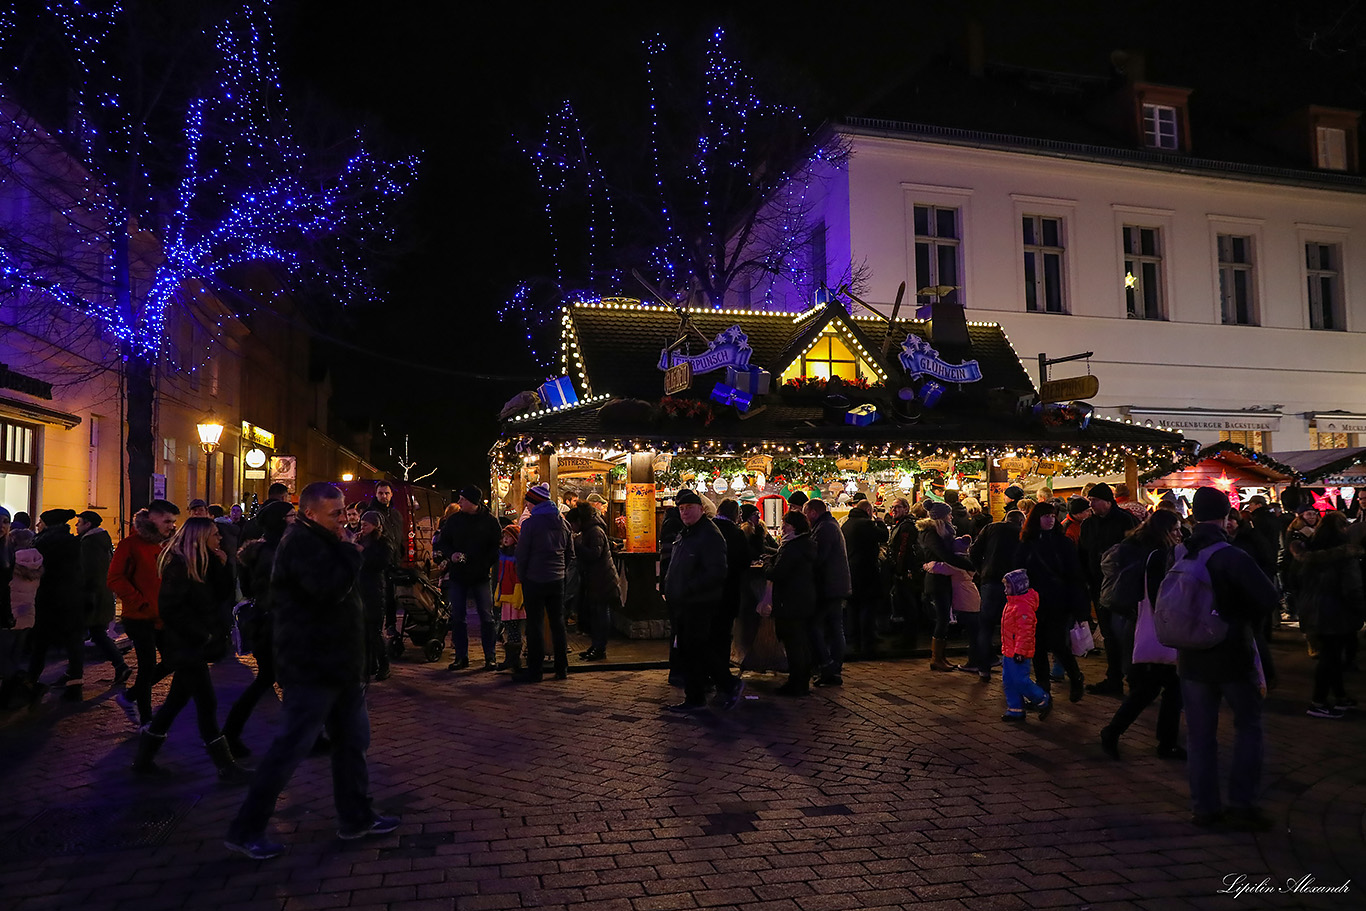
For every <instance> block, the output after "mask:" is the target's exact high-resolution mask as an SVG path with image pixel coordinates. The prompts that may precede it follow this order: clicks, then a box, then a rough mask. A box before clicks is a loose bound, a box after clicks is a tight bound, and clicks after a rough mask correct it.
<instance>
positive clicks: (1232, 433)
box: [1219, 430, 1271, 452]
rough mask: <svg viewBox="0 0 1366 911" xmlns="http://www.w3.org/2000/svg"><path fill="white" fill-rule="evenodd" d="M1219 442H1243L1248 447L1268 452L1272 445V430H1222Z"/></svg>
mask: <svg viewBox="0 0 1366 911" xmlns="http://www.w3.org/2000/svg"><path fill="white" fill-rule="evenodd" d="M1219 442H1221V443H1242V444H1243V445H1244V446H1246V447H1247V448H1248V449H1255V450H1257V451H1258V452H1266V451H1267V450H1268V449H1270V447H1271V432H1270V431H1268V430H1221V431H1219Z"/></svg>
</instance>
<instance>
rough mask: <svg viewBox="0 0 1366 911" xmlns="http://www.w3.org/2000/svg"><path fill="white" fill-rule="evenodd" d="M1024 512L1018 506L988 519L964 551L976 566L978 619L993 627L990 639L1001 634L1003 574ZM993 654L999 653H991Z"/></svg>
mask: <svg viewBox="0 0 1366 911" xmlns="http://www.w3.org/2000/svg"><path fill="white" fill-rule="evenodd" d="M1024 521H1025V515H1024V513H1022V512H1020V511H1019V510H1018V509H1012V510H1011V511H1010V512H1008V513H1006V518H1005V521H1004V522H992V523H991V524H990V525H988V526H987V527H986V528H984V529H982V533H981V534H980V535H978V536H977V540H975V541H973V542H972V547H971V548H970V549H969V550H968V559H969V560H971V561H972V565H973V566H975V567H976V568H977V591H978V592H979V593H980V594H981V596H982V617H981V622H982V623H983V624H984V625H986V626H988V627H989V628H991V629H993V630H994V631H995V632H994V633H993V641H994V640H996V639H999V638H1000V636H1001V614H1002V612H1004V611H1005V608H1006V586H1005V581H1004V580H1005V574H1006V573H1008V572H1010V571H1011V570H1013V569H1015V567H1016V565H1017V564H1016V562H1015V549H1016V548H1017V547H1019V546H1020V529H1021V528H1023V527H1024ZM992 654H993V657H995V655H997V654H999V653H997V652H993V653H992Z"/></svg>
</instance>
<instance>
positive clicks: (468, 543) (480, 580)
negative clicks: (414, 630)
mask: <svg viewBox="0 0 1366 911" xmlns="http://www.w3.org/2000/svg"><path fill="white" fill-rule="evenodd" d="M455 502H456V504H457V506H458V507H459V508H458V511H456V512H454V513H452V514H451V515H450V516H449V517H448V518H447V519H446V520H445V521H443V522H442V523H441V534H440V537H439V538H438V541H437V546H436V550H437V553H438V554H439V555H440V557H441V559H442V560H445V561H447V567H446V600H447V602H448V603H449V604H450V606H451V651H452V652H453V653H454V656H453V657H454V659H455V660H453V661H452V662H451V663H450V670H453V671H459V670H464V669H465V668H467V667H469V666H470V638H469V619H468V617H467V616H466V613H465V612H466V610H467V609H468V604H469V601H470V599H473V600H474V609H475V612H476V613H478V615H479V637H480V641H481V643H482V644H483V646H484V669H485V670H493V669H494V668H495V667H497V666H498V659H497V655H496V649H497V648H498V642H497V635H498V626H497V623H496V622H495V620H494V617H493V591H492V589H491V588H490V587H489V578H490V574H491V573H492V572H493V567H494V566H496V565H497V564H498V542H499V540H500V539H501V538H502V529H500V528H499V527H498V520H497V519H495V518H494V517H493V513H491V512H490V511H489V508H488V507H487V506H485V505H484V492H483V491H482V490H480V489H479V488H478V487H475V486H474V485H473V484H471V485H470V486H468V487H463V488H461V489H460V492H459V493H458V494H457V496H456V501H455Z"/></svg>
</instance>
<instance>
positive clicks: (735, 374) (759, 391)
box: [726, 366, 772, 398]
mask: <svg viewBox="0 0 1366 911" xmlns="http://www.w3.org/2000/svg"><path fill="white" fill-rule="evenodd" d="M771 381H772V377H771V375H770V374H769V372H768V371H767V370H764V369H762V368H759V367H753V366H751V367H727V368H726V385H727V386H734V387H735V388H736V389H739V390H740V391H741V392H747V393H749V395H750V397H751V398H754V397H757V396H761V395H768V388H769V383H770V382H771Z"/></svg>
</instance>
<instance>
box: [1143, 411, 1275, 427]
mask: <svg viewBox="0 0 1366 911" xmlns="http://www.w3.org/2000/svg"><path fill="white" fill-rule="evenodd" d="M1129 417H1130V418H1131V419H1132V420H1133V422H1134V423H1135V424H1140V423H1142V424H1146V423H1148V422H1149V421H1151V422H1152V423H1153V424H1158V425H1161V426H1163V427H1167V428H1170V429H1172V430H1262V431H1273V432H1274V431H1277V430H1280V429H1281V415H1280V413H1279V412H1275V411H1241V412H1240V411H1223V412H1220V411H1209V412H1202V411H1149V410H1147V409H1143V408H1130V409H1129Z"/></svg>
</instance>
